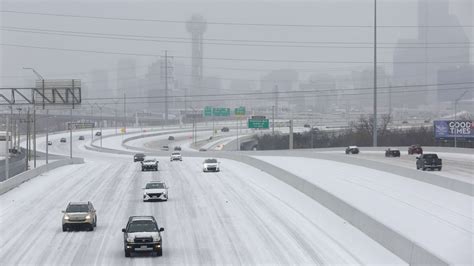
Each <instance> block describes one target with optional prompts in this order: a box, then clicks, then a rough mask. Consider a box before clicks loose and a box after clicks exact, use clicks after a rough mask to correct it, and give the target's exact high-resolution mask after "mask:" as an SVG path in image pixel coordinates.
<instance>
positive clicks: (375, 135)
mask: <svg viewBox="0 0 474 266" xmlns="http://www.w3.org/2000/svg"><path fill="white" fill-rule="evenodd" d="M373 134H374V135H373V146H374V147H377V0H374V130H373Z"/></svg>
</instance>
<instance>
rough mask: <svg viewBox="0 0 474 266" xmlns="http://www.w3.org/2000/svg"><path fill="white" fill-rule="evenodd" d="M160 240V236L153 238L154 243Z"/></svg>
mask: <svg viewBox="0 0 474 266" xmlns="http://www.w3.org/2000/svg"><path fill="white" fill-rule="evenodd" d="M160 240H161V237H159V236H157V237H153V241H154V242H158V241H160Z"/></svg>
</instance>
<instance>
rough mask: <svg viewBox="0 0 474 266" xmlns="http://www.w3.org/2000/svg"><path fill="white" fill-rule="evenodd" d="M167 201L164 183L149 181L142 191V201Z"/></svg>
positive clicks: (166, 190)
mask: <svg viewBox="0 0 474 266" xmlns="http://www.w3.org/2000/svg"><path fill="white" fill-rule="evenodd" d="M149 200H164V201H167V200H168V187H167V186H166V184H165V182H164V181H151V182H149V183H147V184H146V186H145V188H144V191H143V201H149Z"/></svg>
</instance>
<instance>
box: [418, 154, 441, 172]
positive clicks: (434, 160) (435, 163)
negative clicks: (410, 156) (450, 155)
mask: <svg viewBox="0 0 474 266" xmlns="http://www.w3.org/2000/svg"><path fill="white" fill-rule="evenodd" d="M442 166H443V162H442V160H441V159H440V158H438V155H437V154H435V153H427V154H422V155H420V156H418V157H416V169H422V170H423V171H425V170H426V169H428V168H429V169H431V170H434V169H437V170H438V171H441V168H442Z"/></svg>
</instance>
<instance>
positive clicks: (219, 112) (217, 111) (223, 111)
mask: <svg viewBox="0 0 474 266" xmlns="http://www.w3.org/2000/svg"><path fill="white" fill-rule="evenodd" d="M212 114H213V115H214V116H230V108H220V107H219V108H214V109H213V110H212Z"/></svg>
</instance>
